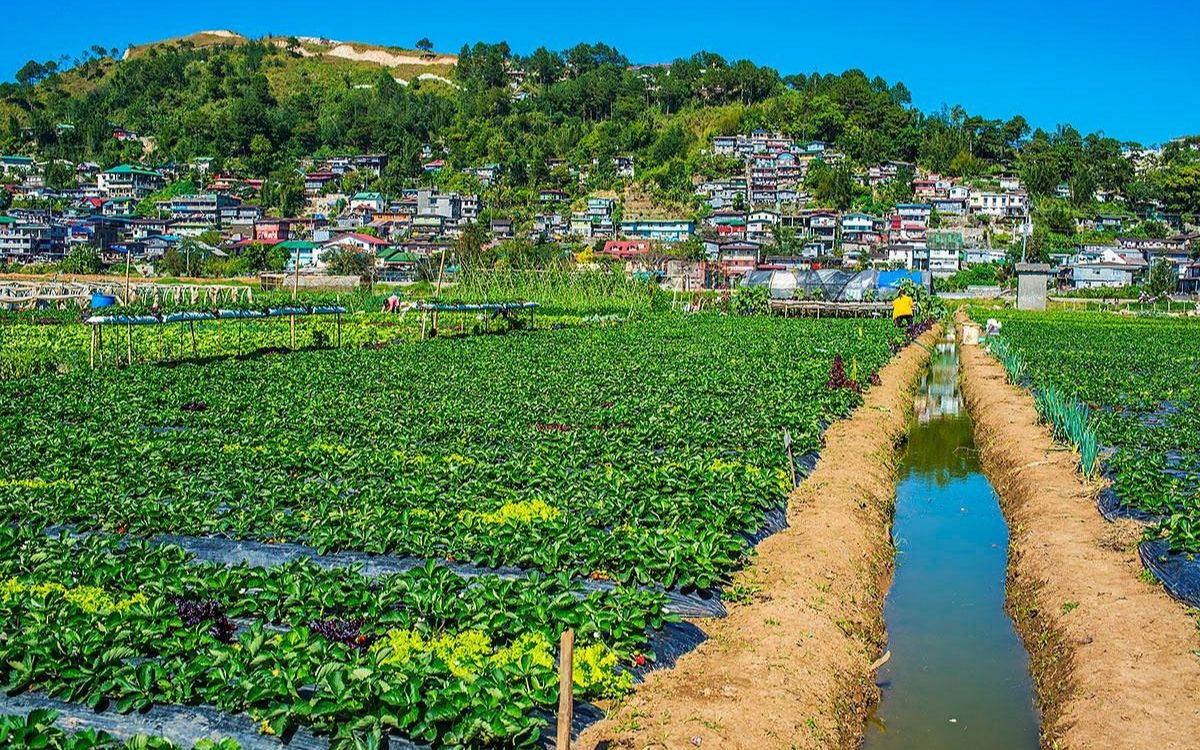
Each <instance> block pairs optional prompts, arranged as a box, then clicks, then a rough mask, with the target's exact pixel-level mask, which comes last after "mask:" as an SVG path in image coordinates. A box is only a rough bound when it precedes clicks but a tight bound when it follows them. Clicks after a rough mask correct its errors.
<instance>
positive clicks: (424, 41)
mask: <svg viewBox="0 0 1200 750" xmlns="http://www.w3.org/2000/svg"><path fill="white" fill-rule="evenodd" d="M417 49H419V50H421V51H422V52H424V53H425V54H427V55H428V54H430V53H431V52H433V42H431V41H430V40H429V37H427V36H425V37H421V38H420V39H418V40H417Z"/></svg>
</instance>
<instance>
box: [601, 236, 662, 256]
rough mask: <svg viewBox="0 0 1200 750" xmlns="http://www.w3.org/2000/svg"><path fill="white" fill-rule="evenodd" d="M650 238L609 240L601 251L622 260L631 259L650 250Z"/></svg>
mask: <svg viewBox="0 0 1200 750" xmlns="http://www.w3.org/2000/svg"><path fill="white" fill-rule="evenodd" d="M650 247H651V246H650V241H649V240H609V241H608V242H605V243H604V249H603V250H601V251H600V252H602V253H604V254H605V255H611V256H613V257H614V258H620V259H621V260H629V259H630V258H636V257H637V256H639V255H646V254H648V253H649V252H650Z"/></svg>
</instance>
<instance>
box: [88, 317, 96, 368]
mask: <svg viewBox="0 0 1200 750" xmlns="http://www.w3.org/2000/svg"><path fill="white" fill-rule="evenodd" d="M88 365H89V366H90V367H91V368H92V369H93V370H95V369H96V326H92V333H91V337H90V344H89V346H88Z"/></svg>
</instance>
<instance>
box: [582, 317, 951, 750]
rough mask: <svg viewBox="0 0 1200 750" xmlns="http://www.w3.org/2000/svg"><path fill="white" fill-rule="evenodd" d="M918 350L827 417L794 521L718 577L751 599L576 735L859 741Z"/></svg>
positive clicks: (649, 740)
mask: <svg viewBox="0 0 1200 750" xmlns="http://www.w3.org/2000/svg"><path fill="white" fill-rule="evenodd" d="M935 336H936V332H930V333H928V334H926V335H925V336H924V337H923V341H924V342H925V343H926V345H929V344H930V343H931V342H932V341H933V340H934V337H935ZM928 358H929V353H928V351H927V349H925V348H922V347H920V346H912V347H909V348H908V349H907V350H905V351H904V352H902V353H901V354H900V355H899V356H897V357H896V358H895V359H894V360H893V361H892V362H891V363H890V364H888V365H887V366H886V367H885V368H884V369H883V370H882V371H881V372H880V377H881V379H882V384H881V385H879V386H876V387H873V388H871V389H870V390H869V391H868V392H867V394H866V402H865V404H864V405H863V406H862V407H860V408H859V409H858V410H857V411H855V412H854V414H853V415H851V416H850V417H849V418H848V419H846V420H843V421H841V422H838V423H836V424H834V425H832V426H831V427H830V428H829V430H828V432H827V433H826V435H825V448H824V449H823V451H822V454H821V460H820V462H819V463H818V464H817V467H816V469H815V470H814V472H813V473H812V474H811V475H810V476H809V478H808V479H807V480H806V481H805V482H804V483H803V484H802V485H801V486H800V487H799V488H798V489H797V490H796V491H795V493H794V494H793V496H792V501H791V506H790V509H789V514H788V515H789V524H790V526H789V527H788V528H787V529H785V530H783V531H781V532H779V533H777V534H775V535H774V536H771V537H769V538H767V539H766V540H765V541H763V542H762V544H761V545H760V546H759V547H758V555H757V557H756V559H755V561H754V563H753V564H752V565H751V566H750V567H748V568H747V569H746V570H744V571H743V572H741V573H740V574H739V575H737V576H736V578H735V580H734V582H733V585H732V586H731V587H730V588H729V589H728V591H732V592H736V593H740V594H741V595H742V598H748V599H750V600H751V601H750V602H749V603H746V604H740V605H731V607H730V611H729V616H728V617H726V618H724V619H722V620H703V621H699V622H698V624H699V625H700V626H701V627H702V628H703V629H704V630H706V631H707V632H708V634H709V636H710V638H709V640H708V641H706V642H705V643H703V644H702V645H701V646H700V647H699V648H697V649H696V650H695V651H693V652H692V653H690V654H687V655H686V656H684V657H682V658H681V659H680V660H679V663H678V664H677V665H676V667H675V668H674V669H672V670H663V671H660V672H655V673H652V674H651V675H650V676H649V677H648V679H647V681H646V683H645V684H644V685H642V686H641V687H640V688H638V690H637V692H636V693H635V694H634V695H633V696H632V697H631V698H630V699H629V700H628V701H627V702H626V703H624V704H623V705H621V706H619V707H617V708H614V709H613V710H612V712H611V715H610V716H609V718H608V719H606V720H605V721H603V722H602V723H601V724H599V725H597V726H596V727H594V728H592V729H591V730H589V731H588V732H586V733H585V734H584V736H583V737H582V738H581V740H580V743H579V747H581V748H595V747H610V748H637V750H648V749H649V748H690V747H695V746H700V747H703V748H747V749H748V750H749V749H750V748H754V750H764V749H767V748H780V749H781V750H782V749H793V748H830V747H837V748H850V747H855V746H857V744H858V743H859V742H860V741H861V738H862V733H863V726H864V721H865V717H866V713H867V711H868V709H869V708H870V706H871V705H873V704H874V703H875V702H876V701H877V700H878V689H877V688H876V686H875V684H874V682H873V680H872V678H871V674H870V666H871V663H872V661H873V660H874V659H875V658H876V657H878V656H879V650H880V648H881V647H882V644H883V632H884V631H883V599H884V595H885V591H886V586H887V582H888V580H889V577H890V575H891V570H892V562H893V551H892V545H891V537H890V528H891V518H892V510H893V506H894V502H895V482H896V478H895V462H896V445H897V443H898V442H900V441H901V440H902V439H903V437H904V435H905V433H906V428H907V422H908V414H909V411H910V409H911V408H912V403H913V402H912V389H913V387H914V385H915V383H916V379H917V376H918V374H919V373H920V372H921V369H922V368H923V367H924V365H925V363H926V361H927V360H928Z"/></svg>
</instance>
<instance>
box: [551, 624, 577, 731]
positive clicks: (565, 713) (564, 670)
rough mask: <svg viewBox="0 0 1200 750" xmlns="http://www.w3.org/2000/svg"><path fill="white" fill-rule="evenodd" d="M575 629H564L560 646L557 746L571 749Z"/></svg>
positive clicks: (573, 706) (573, 707)
mask: <svg viewBox="0 0 1200 750" xmlns="http://www.w3.org/2000/svg"><path fill="white" fill-rule="evenodd" d="M574 669H575V631H574V630H564V631H563V634H562V640H561V642H560V643H559V647H558V737H557V741H556V742H555V745H554V746H555V747H556V748H558V750H570V747H571V719H572V714H573V713H574V710H575V697H574V692H575V675H574Z"/></svg>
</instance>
